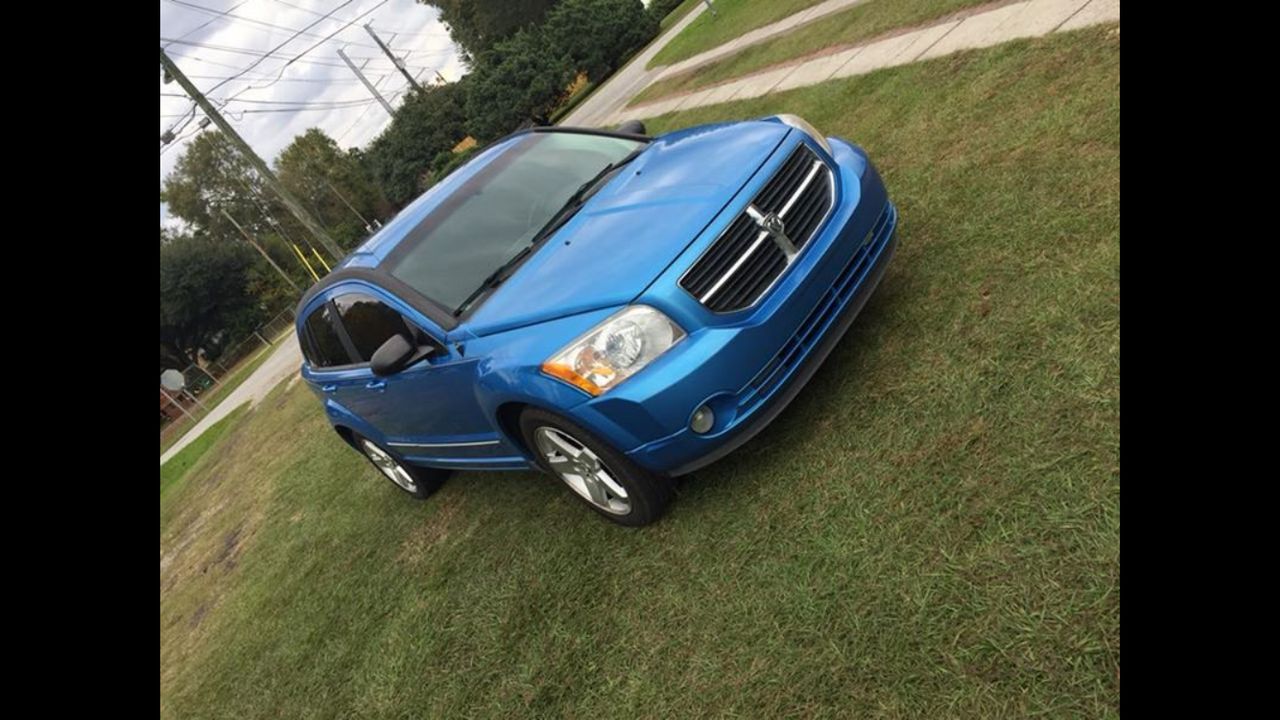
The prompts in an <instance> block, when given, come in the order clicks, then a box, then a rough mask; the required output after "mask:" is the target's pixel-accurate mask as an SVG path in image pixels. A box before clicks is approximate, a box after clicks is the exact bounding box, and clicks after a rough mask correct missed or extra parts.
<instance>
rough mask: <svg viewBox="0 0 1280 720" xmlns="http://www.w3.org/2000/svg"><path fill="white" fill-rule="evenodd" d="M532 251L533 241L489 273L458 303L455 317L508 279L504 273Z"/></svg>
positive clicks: (454, 313) (454, 312)
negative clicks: (482, 295)
mask: <svg viewBox="0 0 1280 720" xmlns="http://www.w3.org/2000/svg"><path fill="white" fill-rule="evenodd" d="M531 252H533V243H529V244H528V245H525V246H524V247H523V248H520V252H518V253H516V254H515V255H512V256H511V258H510V259H509V260H507V261H506V262H504V263H502V264H501V265H499V266H498V269H497V270H494V271H493V272H491V273H489V276H488V277H486V278H485V279H484V280H482V281H481V282H480V287H478V288H476V289H475V291H474V292H472V293H471V294H470V295H468V296H467V299H466V300H463V301H462V304H461V305H458V309H457V310H454V311H453V315H454V317H457V316H459V315H461V314H462V313H463V311H464V310H466V309H467V306H468V305H470V304H471V303H473V302H475V300H476V298H478V297H480V295H481V294H483V293H484V292H485V291H486V290H490V289H492V288H496V287H498V286H499V285H501V284H502V281H503V280H506V277H504V274H505V273H506V272H507V271H508V270H510V269H511V268H513V267H515V266H516V264H518V263H519V262H520V261H521V260H523V259H524V257H525V256H526V255H528V254H529V253H531Z"/></svg>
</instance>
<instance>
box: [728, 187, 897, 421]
mask: <svg viewBox="0 0 1280 720" xmlns="http://www.w3.org/2000/svg"><path fill="white" fill-rule="evenodd" d="M897 212H898V211H897V210H896V209H895V208H894V207H893V205H890V204H888V203H885V206H884V210H883V211H881V213H880V217H879V218H877V219H876V222H875V224H874V225H872V226H871V229H870V230H868V231H867V234H866V236H865V237H864V238H863V241H862V246H861V247H860V248H859V249H858V251H857V252H855V253H854V254H853V257H852V258H850V259H849V263H848V264H847V265H846V266H845V268H844V270H842V271H840V275H839V276H837V277H836V279H835V282H833V283H831V287H830V288H829V289H828V290H827V292H826V293H824V294H823V296H822V297H821V298H819V299H818V303H817V304H816V305H814V307H813V310H811V311H810V312H809V316H808V317H806V318H805V320H804V322H802V323H800V326H799V327H798V328H797V329H796V332H795V334H793V335H792V336H791V338H790V339H789V340H787V342H786V343H785V344H784V345H783V346H782V349H781V350H779V351H778V354H777V355H774V356H773V359H772V360H770V361H769V363H768V364H766V365H765V366H764V368H763V369H761V370H760V372H759V373H757V374H756V376H755V377H754V378H752V380H751V382H749V383H747V386H746V387H745V388H744V389H743V390H742V392H741V394H740V395H739V397H738V412H739V413H747V412H750V411H752V410H754V409H755V407H756V406H757V405H759V404H760V403H762V402H764V401H765V400H766V399H767V398H769V397H772V396H773V394H774V393H775V392H777V390H778V387H779V386H780V385H781V384H782V383H783V381H785V380H786V379H787V378H789V377H791V374H792V373H793V372H795V370H796V368H797V367H798V366H799V364H800V363H801V362H802V361H803V360H804V358H806V357H808V355H809V353H810V352H811V351H812V350H813V349H814V348H815V347H817V345H818V344H819V343H820V342H821V341H822V337H823V334H824V333H825V332H826V331H827V328H829V327H830V326H831V324H832V323H834V322H835V321H836V318H837V316H838V315H839V314H840V312H841V311H843V310H844V309H845V307H846V306H847V305H848V304H849V301H850V299H851V298H852V297H853V294H854V292H855V291H856V290H857V289H858V287H859V286H860V285H861V283H862V282H863V281H864V280H865V279H866V276H867V272H868V268H869V267H870V263H871V258H873V257H876V256H878V255H879V254H880V252H881V250H883V249H884V247H885V245H887V244H888V243H889V238H890V236H891V235H892V232H893V230H894V228H895V227H897Z"/></svg>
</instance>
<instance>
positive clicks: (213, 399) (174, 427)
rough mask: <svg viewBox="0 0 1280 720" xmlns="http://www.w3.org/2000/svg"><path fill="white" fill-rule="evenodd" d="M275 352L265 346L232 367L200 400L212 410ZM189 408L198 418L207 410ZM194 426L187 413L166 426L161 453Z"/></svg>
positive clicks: (273, 349)
mask: <svg viewBox="0 0 1280 720" xmlns="http://www.w3.org/2000/svg"><path fill="white" fill-rule="evenodd" d="M291 332H293V328H290V329H289V330H288V331H287V332H286V333H283V334H281V335H280V337H279V338H276V339H275V340H274V342H275V343H277V345H278V344H279V342H280V340H282V339H284V338H285V337H286V336H287V335H288V333H291ZM273 352H275V347H274V346H273V347H269V348H263V349H262V351H261V352H259V353H258V354H257V355H255V356H253V357H251V358H249V359H248V360H246V361H244V362H242V363H240V365H239V366H238V367H235V368H232V370H231V372H229V373H227V374H226V375H224V376H223V380H222V381H221V382H220V383H218V385H217V386H215V387H214V388H213V391H212V392H208V393H205V394H203V395H200V397H199V399H200V402H202V403H204V406H205V407H207V408H209V409H210V410H212V409H214V408H215V407H217V406H218V403H220V402H222V401H223V400H224V399H225V398H226V397H227V396H228V395H230V394H231V391H232V390H235V389H236V388H238V387H240V384H241V383H243V382H244V381H245V380H247V379H249V376H250V375H252V374H253V372H254V371H255V370H257V369H258V368H259V367H261V366H262V363H264V362H266V361H267V358H268V357H271V353H273ZM187 409H188V410H190V411H191V412H192V413H193V414H195V416H196V417H197V418H203V417H204V415H205V412H204V411H203V410H200V408H199V406H192V407H188V408H187ZM192 427H195V423H194V422H193V421H192V420H191V419H190V418H188V417H187V416H186V415H183V416H182V417H181V418H179V419H178V420H175V421H174V422H173V424H171V425H170V426H169V427H167V428H165V432H163V433H161V435H160V454H161V455H164V453H165V451H166V450H168V449H169V448H171V447H173V444H174V443H176V442H178V441H179V440H181V439H182V437H183V436H184V435H186V434H187V431H188V430H190V429H191V428H192Z"/></svg>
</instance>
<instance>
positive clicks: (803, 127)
mask: <svg viewBox="0 0 1280 720" xmlns="http://www.w3.org/2000/svg"><path fill="white" fill-rule="evenodd" d="M774 117H776V118H778V120H779V121H780V122H782V124H783V125H790V126H791V127H793V128H795V129H797V130H799V131H800V132H802V133H805V134H806V135H808V136H809V137H811V138H813V141H814V142H816V143H818V144H819V145H821V146H822V149H823V150H826V151H827V154H828V155H830V154H831V143H829V142H827V138H826V137H825V136H823V134H822V133H820V132H818V128H816V127H814V126H812V125H810V124H809V121H808V120H805V119H804V118H802V117H800V116H799V115H790V114H783V115H774Z"/></svg>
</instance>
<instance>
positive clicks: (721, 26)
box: [645, 0, 823, 68]
mask: <svg viewBox="0 0 1280 720" xmlns="http://www.w3.org/2000/svg"><path fill="white" fill-rule="evenodd" d="M822 1H823V0H713V2H712V6H713V7H714V8H715V9H716V14H715V15H712V14H711V11H710V10H706V11H704V12H703V13H702V14H701V15H699V16H698V19H696V20H694V21H693V22H691V23H689V26H688V27H686V28H685V29H684V30H682V31H681V32H680V34H679V35H677V36H675V37H674V38H672V39H671V42H669V43H667V46H666V47H664V48H662V49H661V50H659V51H658V54H657V55H654V56H653V59H652V60H650V61H649V64H648V65H646V66H645V67H648V68H656V67H658V66H659V65H670V64H672V63H677V62H680V61H681V60H686V59H688V58H691V57H693V56H694V55H697V54H698V53H702V52H706V51H708V50H710V49H711V48H714V47H718V46H720V45H723V44H725V43H727V42H729V41H730V40H733V39H734V38H736V37H738V36H739V35H742V34H743V33H747V32H750V31H752V30H755V29H756V28H758V27H764V26H765V25H769V24H771V23H775V22H777V21H779V20H781V19H782V18H784V17H787V16H788V15H794V14H796V13H798V12H800V11H801V10H804V9H805V8H807V7H809V6H811V5H817V4H818V3H820V2H822ZM677 10H679V9H678V8H677Z"/></svg>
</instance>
